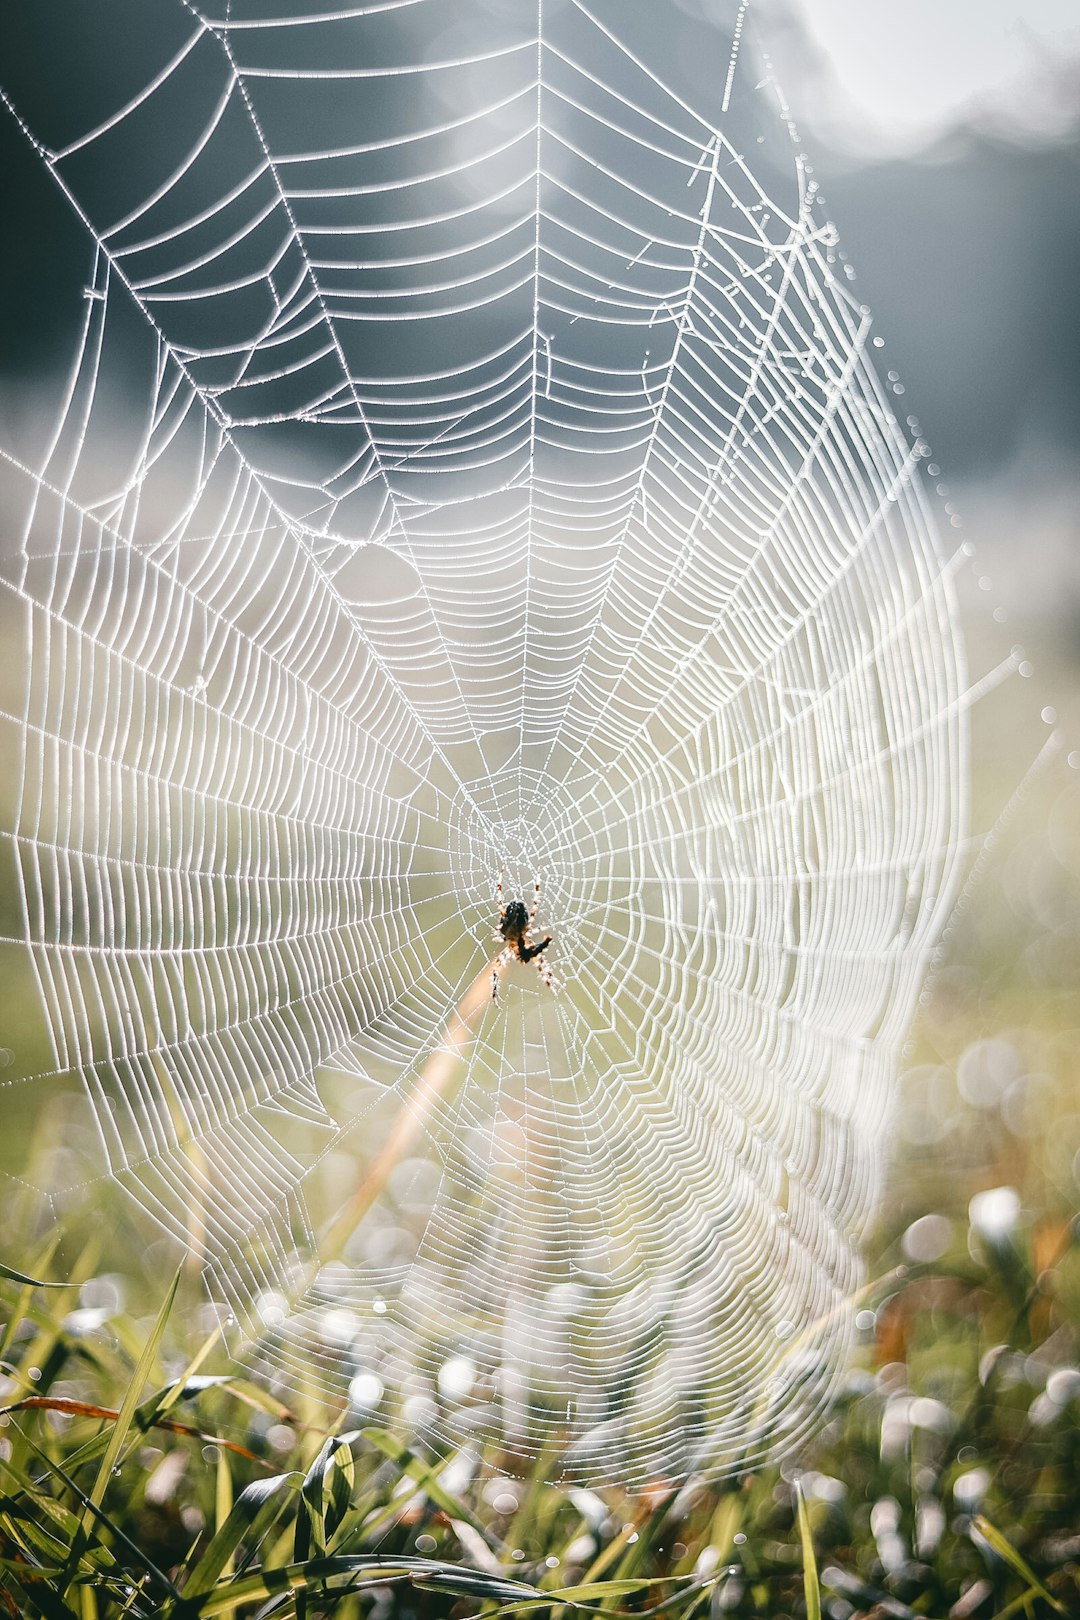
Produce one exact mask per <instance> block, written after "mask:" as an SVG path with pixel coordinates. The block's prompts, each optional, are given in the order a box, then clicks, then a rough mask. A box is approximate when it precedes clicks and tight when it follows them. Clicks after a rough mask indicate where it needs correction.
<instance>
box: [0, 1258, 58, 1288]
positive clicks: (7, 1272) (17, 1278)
mask: <svg viewBox="0 0 1080 1620" xmlns="http://www.w3.org/2000/svg"><path fill="white" fill-rule="evenodd" d="M0 1277H6V1278H7V1280H8V1282H13V1283H19V1284H21V1286H22V1287H23V1288H66V1287H67V1283H66V1282H42V1281H41V1280H40V1278H38V1277H28V1276H27V1275H26V1273H25V1272H24V1271H16V1270H15V1268H14V1266H6V1265H5V1264H4V1262H3V1261H2V1260H0Z"/></svg>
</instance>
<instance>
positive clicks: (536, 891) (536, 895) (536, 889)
mask: <svg viewBox="0 0 1080 1620" xmlns="http://www.w3.org/2000/svg"><path fill="white" fill-rule="evenodd" d="M539 907H540V879H539V878H537V879H536V882H535V884H534V885H533V903H532V910H531V911H530V912H529V921H530V922H532V920H533V918H534V917H535V916H536V913H537V911H538V910H539Z"/></svg>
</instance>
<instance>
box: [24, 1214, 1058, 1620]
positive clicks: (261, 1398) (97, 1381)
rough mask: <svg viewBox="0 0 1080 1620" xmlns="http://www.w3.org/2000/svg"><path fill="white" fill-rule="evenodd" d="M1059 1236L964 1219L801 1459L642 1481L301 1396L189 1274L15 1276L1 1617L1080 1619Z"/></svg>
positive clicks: (892, 1282) (892, 1311)
mask: <svg viewBox="0 0 1080 1620" xmlns="http://www.w3.org/2000/svg"><path fill="white" fill-rule="evenodd" d="M1042 1232H1043V1228H1042V1227H1041V1226H1040V1225H1039V1223H1038V1222H1035V1223H1034V1224H1029V1225H1028V1226H1027V1227H1024V1226H1023V1225H1018V1226H1017V1227H1015V1228H1014V1229H1012V1230H1008V1231H1003V1232H997V1233H992V1234H991V1235H990V1236H989V1237H987V1236H986V1235H983V1236H982V1237H980V1236H979V1234H978V1233H973V1232H971V1231H970V1229H968V1228H967V1227H965V1228H964V1229H963V1231H957V1232H956V1240H955V1242H954V1243H953V1244H952V1246H951V1247H950V1249H949V1251H948V1253H947V1254H945V1255H943V1256H941V1257H940V1258H939V1259H938V1260H937V1261H935V1262H934V1263H932V1264H931V1263H915V1264H908V1265H906V1266H904V1265H900V1266H899V1267H897V1266H893V1267H891V1268H890V1269H889V1271H888V1272H887V1273H886V1274H885V1276H884V1277H883V1279H882V1281H881V1283H880V1285H879V1286H878V1287H877V1288H876V1290H872V1291H871V1293H870V1295H868V1303H867V1307H866V1310H865V1312H864V1315H863V1321H864V1322H865V1342H864V1344H863V1346H862V1350H861V1353H860V1357H859V1361H858V1363H857V1364H856V1365H855V1366H854V1367H853V1368H852V1369H851V1372H850V1374H849V1377H848V1380H847V1384H846V1387H845V1389H844V1391H843V1393H842V1395H841V1397H840V1400H839V1402H838V1403H837V1405H836V1407H835V1409H834V1411H833V1412H832V1414H831V1416H830V1419H829V1421H828V1422H827V1424H826V1425H825V1427H824V1428H823V1430H822V1431H821V1432H820V1434H819V1435H818V1436H817V1437H816V1439H815V1440H814V1442H813V1444H812V1445H810V1446H809V1447H807V1448H806V1449H805V1450H804V1452H803V1453H802V1454H801V1455H800V1456H799V1457H797V1458H793V1459H790V1460H789V1461H788V1462H786V1463H785V1464H784V1465H783V1466H773V1467H769V1468H763V1469H760V1470H758V1471H756V1472H755V1473H753V1474H752V1475H750V1476H748V1477H747V1478H746V1479H743V1480H741V1481H737V1482H728V1483H721V1484H708V1483H705V1482H695V1483H691V1484H690V1485H688V1486H685V1487H683V1488H682V1489H679V1490H671V1489H663V1490H661V1489H659V1488H658V1489H657V1490H656V1491H654V1492H653V1493H652V1494H646V1495H645V1496H643V1497H642V1496H639V1497H636V1498H631V1497H623V1496H621V1495H620V1494H619V1493H618V1492H612V1491H605V1492H602V1493H592V1492H582V1491H579V1490H573V1491H565V1490H563V1489H561V1488H560V1487H559V1486H558V1485H557V1484H554V1483H552V1482H550V1481H549V1480H548V1479H546V1478H545V1477H544V1475H543V1472H542V1471H541V1472H539V1473H538V1474H537V1475H536V1476H535V1477H533V1478H531V1479H528V1480H524V1481H522V1480H513V1479H511V1478H509V1477H507V1476H505V1475H504V1474H502V1473H501V1471H500V1469H499V1458H498V1456H495V1455H493V1456H491V1457H489V1458H488V1459H487V1460H486V1461H487V1464H488V1467H487V1468H478V1467H477V1466H476V1461H475V1459H474V1458H472V1457H469V1456H466V1455H459V1456H457V1457H451V1458H449V1459H440V1460H438V1461H435V1460H433V1459H430V1458H425V1457H423V1456H420V1455H418V1454H416V1453H414V1452H412V1451H410V1450H409V1449H408V1448H407V1447H406V1446H404V1445H403V1444H402V1442H401V1441H400V1440H399V1439H396V1438H394V1437H392V1436H391V1435H389V1434H387V1433H385V1432H383V1431H381V1430H379V1429H366V1430H364V1431H363V1432H359V1433H358V1432H355V1431H346V1430H345V1429H344V1427H343V1424H344V1421H345V1419H344V1415H343V1414H342V1413H341V1412H340V1411H336V1410H331V1409H329V1408H326V1407H322V1406H320V1405H319V1404H317V1403H316V1402H315V1401H314V1400H313V1399H311V1398H308V1399H306V1400H305V1401H304V1402H303V1404H302V1405H300V1406H299V1407H292V1406H286V1405H284V1404H283V1403H282V1402H280V1401H279V1400H277V1399H276V1398H275V1397H274V1396H273V1395H272V1394H271V1393H269V1392H268V1391H267V1390H266V1389H264V1388H261V1387H259V1386H258V1385H256V1384H254V1383H252V1382H250V1381H248V1380H246V1379H244V1378H242V1377H240V1376H238V1375H237V1374H236V1373H235V1370H233V1369H230V1367H229V1365H228V1363H227V1361H226V1358H225V1357H224V1354H223V1351H222V1349H221V1347H220V1346H219V1344H218V1343H217V1340H216V1338H215V1337H211V1338H209V1339H205V1340H203V1341H202V1342H200V1343H195V1344H193V1343H187V1342H185V1339H186V1334H185V1329H184V1324H185V1322H191V1321H192V1320H193V1319H194V1313H193V1312H191V1311H190V1310H187V1309H180V1308H179V1307H178V1306H177V1304H176V1303H175V1302H174V1300H173V1295H175V1294H177V1292H178V1291H179V1292H180V1294H181V1297H182V1296H183V1293H184V1285H183V1284H182V1283H181V1280H180V1279H179V1278H178V1279H177V1280H176V1282H174V1284H173V1287H172V1289H171V1290H170V1291H169V1293H168V1294H167V1295H166V1297H165V1299H164V1301H163V1303H162V1305H161V1307H160V1309H159V1311H158V1314H157V1317H156V1320H154V1321H152V1322H139V1321H136V1320H133V1319H131V1318H130V1317H127V1316H125V1315H124V1314H123V1313H122V1312H120V1311H116V1312H108V1311H106V1312H104V1313H103V1312H102V1310H101V1308H100V1307H99V1308H97V1309H95V1307H93V1306H92V1305H91V1306H87V1305H86V1304H85V1303H84V1304H81V1305H80V1303H79V1297H80V1294H81V1296H82V1299H83V1300H86V1299H87V1298H89V1299H94V1298H97V1297H100V1294H101V1288H100V1282H101V1279H99V1278H93V1277H92V1278H90V1279H89V1281H88V1283H86V1284H84V1285H83V1286H82V1287H81V1289H80V1287H79V1286H78V1285H71V1286H62V1287H50V1288H42V1287H39V1286H38V1285H37V1284H36V1283H35V1282H34V1281H33V1279H32V1278H30V1277H28V1276H26V1275H25V1274H24V1275H23V1276H22V1277H21V1278H20V1276H19V1275H18V1274H14V1275H13V1274H12V1271H11V1270H7V1271H6V1274H5V1276H4V1277H3V1279H2V1280H0V1291H2V1295H3V1303H4V1305H5V1307H6V1309H5V1312H4V1314H5V1315H6V1317H7V1326H6V1328H5V1329H4V1332H3V1336H2V1339H0V1357H2V1360H3V1363H4V1370H5V1372H6V1374H7V1378H8V1385H7V1396H6V1403H7V1408H6V1411H5V1413H4V1416H3V1419H2V1421H3V1423H4V1425H5V1428H4V1431H3V1439H2V1442H0V1449H2V1453H3V1463H2V1468H0V1488H2V1495H0V1610H2V1609H6V1612H7V1613H9V1614H11V1615H31V1616H32V1615H42V1616H68V1615H71V1616H78V1617H79V1620H91V1617H95V1616H100V1617H102V1620H105V1617H106V1616H112V1615H117V1616H119V1615H130V1616H149V1615H154V1616H159V1615H160V1616H163V1617H175V1620H184V1617H190V1620H194V1617H197V1616H203V1615H206V1616H209V1615H228V1614H239V1615H256V1614H258V1615H267V1616H269V1615H281V1616H287V1615H296V1616H300V1617H301V1620H314V1617H316V1616H318V1615H322V1614H327V1613H334V1614H335V1615H340V1616H342V1617H345V1616H350V1615H360V1614H364V1615H367V1614H371V1615H374V1616H376V1617H378V1620H384V1617H385V1620H389V1617H390V1616H398V1615H401V1616H406V1615H408V1616H417V1617H423V1616H443V1615H449V1614H462V1615H467V1614H471V1613H486V1614H492V1615H494V1614H500V1615H504V1614H506V1615H508V1614H511V1613H515V1612H517V1611H521V1612H522V1613H523V1614H536V1615H548V1614H551V1615H559V1616H562V1617H564V1620H572V1617H573V1616H574V1615H575V1614H582V1613H585V1612H587V1611H595V1612H601V1613H605V1614H610V1613H634V1614H670V1615H672V1616H675V1617H680V1616H692V1615H697V1616H703V1615H709V1616H720V1615H731V1616H735V1617H737V1616H742V1615H768V1616H771V1617H776V1620H779V1617H781V1616H785V1615H789V1616H803V1615H805V1616H807V1620H818V1616H820V1615H826V1616H828V1617H830V1620H853V1617H855V1616H856V1615H875V1616H878V1615H880V1616H897V1617H904V1616H908V1615H926V1616H953V1617H955V1620H963V1617H964V1616H968V1615H970V1616H973V1617H975V1620H983V1617H989V1616H1002V1617H1003V1616H1005V1615H1012V1614H1019V1615H1027V1616H1037V1615H1039V1614H1047V1615H1048V1614H1052V1613H1054V1612H1057V1613H1060V1614H1063V1615H1068V1614H1075V1613H1078V1612H1080V1423H1078V1421H1077V1419H1078V1415H1080V1372H1078V1371H1077V1370H1076V1363H1077V1359H1078V1353H1080V1318H1078V1313H1077V1311H1076V1308H1075V1301H1076V1297H1077V1285H1078V1282H1080V1276H1078V1271H1080V1267H1078V1262H1077V1250H1076V1246H1075V1237H1076V1233H1075V1228H1074V1227H1073V1225H1071V1224H1066V1227H1065V1229H1064V1230H1063V1231H1059V1233H1058V1243H1057V1252H1056V1253H1055V1254H1053V1255H1048V1254H1047V1253H1046V1252H1045V1242H1044V1239H1043V1237H1042V1236H1041V1233H1042ZM41 1258H43V1259H44V1258H46V1257H44V1256H42V1257H41ZM1047 1261H1049V1262H1050V1263H1049V1264H1047V1263H1045V1262H1047ZM75 1269H76V1271H77V1270H78V1269H79V1268H78V1267H76V1268H75ZM83 1269H84V1270H85V1261H84V1265H83Z"/></svg>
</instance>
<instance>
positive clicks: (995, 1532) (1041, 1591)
mask: <svg viewBox="0 0 1080 1620" xmlns="http://www.w3.org/2000/svg"><path fill="white" fill-rule="evenodd" d="M971 1522H972V1527H973V1528H974V1529H975V1530H977V1531H978V1533H979V1535H980V1536H982V1538H983V1540H984V1541H985V1542H987V1543H988V1544H989V1546H991V1547H992V1548H993V1550H994V1551H995V1552H996V1553H997V1555H998V1557H999V1558H1001V1559H1003V1560H1004V1561H1005V1563H1006V1564H1008V1565H1009V1566H1010V1567H1011V1568H1012V1569H1014V1570H1015V1571H1016V1573H1017V1574H1018V1575H1019V1576H1020V1577H1021V1579H1022V1580H1025V1581H1027V1583H1028V1586H1029V1587H1030V1588H1031V1590H1032V1591H1033V1592H1036V1593H1037V1594H1038V1595H1039V1597H1041V1598H1042V1600H1043V1602H1044V1603H1049V1605H1050V1607H1051V1608H1052V1609H1056V1610H1057V1612H1058V1614H1063V1615H1065V1616H1066V1620H1067V1617H1068V1613H1069V1611H1068V1609H1067V1608H1066V1607H1065V1605H1064V1604H1063V1603H1059V1602H1058V1600H1057V1598H1056V1597H1055V1596H1054V1595H1053V1593H1052V1592H1049V1591H1047V1589H1046V1587H1045V1586H1044V1585H1043V1583H1042V1581H1040V1579H1039V1577H1038V1576H1037V1575H1036V1573H1035V1571H1034V1570H1033V1569H1032V1567H1031V1565H1030V1564H1029V1563H1028V1561H1027V1559H1026V1558H1024V1557H1023V1555H1022V1554H1021V1553H1018V1552H1017V1550H1016V1548H1015V1547H1014V1546H1013V1544H1012V1542H1011V1541H1010V1540H1009V1539H1008V1537H1007V1536H1004V1535H1002V1533H1001V1531H1000V1530H999V1529H998V1528H997V1525H994V1524H991V1523H990V1520H989V1519H984V1518H983V1516H982V1514H981V1513H977V1514H976V1515H975V1517H974V1519H973V1520H972V1521H971Z"/></svg>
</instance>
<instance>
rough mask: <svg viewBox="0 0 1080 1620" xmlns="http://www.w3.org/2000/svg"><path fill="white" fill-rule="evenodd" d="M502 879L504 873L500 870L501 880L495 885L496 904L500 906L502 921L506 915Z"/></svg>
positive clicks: (500, 918)
mask: <svg viewBox="0 0 1080 1620" xmlns="http://www.w3.org/2000/svg"><path fill="white" fill-rule="evenodd" d="M502 880H503V875H502V873H501V872H500V873H499V881H498V883H496V885H495V904H496V905H497V906H498V908H499V920H500V922H501V921H502V919H503V918H504V917H505V916H506V907H505V906H504V905H503V897H502ZM499 937H501V936H499Z"/></svg>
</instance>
